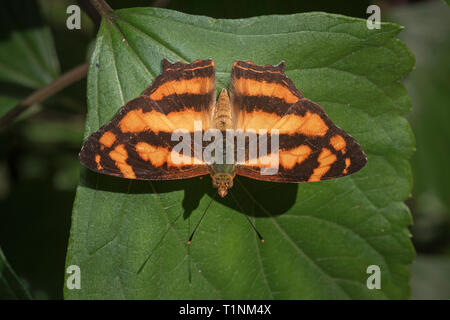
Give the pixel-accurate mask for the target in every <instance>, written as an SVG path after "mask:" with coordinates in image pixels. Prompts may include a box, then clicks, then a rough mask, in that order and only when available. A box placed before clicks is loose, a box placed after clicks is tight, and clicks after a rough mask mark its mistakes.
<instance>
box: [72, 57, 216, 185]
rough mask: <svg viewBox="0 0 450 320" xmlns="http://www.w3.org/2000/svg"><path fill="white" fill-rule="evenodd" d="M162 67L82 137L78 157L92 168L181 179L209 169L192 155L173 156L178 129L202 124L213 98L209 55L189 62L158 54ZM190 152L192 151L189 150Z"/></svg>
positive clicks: (128, 175) (139, 176) (207, 119)
mask: <svg viewBox="0 0 450 320" xmlns="http://www.w3.org/2000/svg"><path fill="white" fill-rule="evenodd" d="M162 64H163V72H162V73H161V75H159V76H158V77H157V78H156V79H155V81H154V82H153V84H152V85H151V86H150V87H149V88H148V89H147V90H145V91H144V93H143V94H142V95H141V96H139V97H137V98H135V99H133V100H131V101H129V102H128V103H127V104H126V105H125V106H123V107H122V108H121V109H120V110H119V112H118V113H117V114H116V115H115V116H114V117H113V119H112V120H111V121H110V122H109V123H107V124H106V125H104V126H103V127H101V128H100V129H99V130H97V131H96V132H94V133H93V134H92V135H91V136H89V138H88V139H87V140H86V141H85V143H84V145H83V147H82V149H81V152H80V154H79V158H80V161H81V162H82V163H83V164H84V165H85V166H86V167H88V168H90V169H91V170H93V171H96V172H100V173H103V174H108V175H113V176H119V177H124V178H128V179H142V180H147V179H149V180H160V179H184V178H189V177H195V176H199V175H204V174H207V173H208V169H207V166H206V165H205V164H204V163H202V162H199V161H196V162H195V164H194V161H193V158H192V157H189V159H184V160H183V162H182V163H178V162H177V163H176V162H174V161H172V158H171V152H172V149H173V147H174V146H175V145H176V144H177V143H178V141H172V139H171V135H172V133H173V132H174V131H175V130H177V129H181V128H182V129H184V130H187V131H188V132H189V133H190V134H191V135H193V132H194V122H195V121H201V122H202V124H203V126H204V129H207V127H208V125H209V122H210V118H211V112H212V109H213V106H214V101H215V74H214V63H213V61H212V60H196V61H194V62H192V63H190V64H186V63H182V62H177V63H174V64H172V63H170V62H168V61H167V60H163V63H162ZM191 155H192V152H191Z"/></svg>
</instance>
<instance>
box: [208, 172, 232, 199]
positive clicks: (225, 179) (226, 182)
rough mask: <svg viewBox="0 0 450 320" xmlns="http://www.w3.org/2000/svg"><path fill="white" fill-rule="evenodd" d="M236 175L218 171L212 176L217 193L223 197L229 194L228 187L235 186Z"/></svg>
mask: <svg viewBox="0 0 450 320" xmlns="http://www.w3.org/2000/svg"><path fill="white" fill-rule="evenodd" d="M233 178H234V176H232V175H230V174H228V173H217V174H215V175H213V176H212V183H213V187H214V188H217V193H218V194H219V196H221V197H222V198H223V197H225V196H226V195H227V194H228V189H230V188H231V187H232V186H233Z"/></svg>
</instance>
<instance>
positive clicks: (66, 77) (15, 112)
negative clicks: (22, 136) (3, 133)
mask: <svg viewBox="0 0 450 320" xmlns="http://www.w3.org/2000/svg"><path fill="white" fill-rule="evenodd" d="M88 69H89V63H88V62H86V63H83V64H81V65H79V66H77V67H75V68H73V69H72V70H70V71H68V72H66V73H65V74H63V75H62V76H60V77H59V78H57V79H55V80H54V81H53V82H52V83H50V84H48V85H47V86H45V87H43V88H40V89H38V90H36V91H34V92H33V93H32V94H31V95H29V96H28V97H26V98H25V99H24V100H22V101H21V102H19V104H17V105H16V106H15V107H14V108H12V109H11V110H9V111H8V112H7V113H6V114H5V115H4V116H3V117H1V118H0V129H4V128H6V127H8V126H9V125H10V124H12V123H13V122H14V120H15V119H16V118H17V117H18V116H19V115H20V114H22V112H24V111H25V110H27V109H28V108H30V107H31V106H33V105H35V104H37V103H39V102H42V101H44V100H45V99H47V98H48V97H50V96H52V95H54V94H55V93H57V92H59V91H61V90H62V89H64V88H65V87H67V86H69V85H71V84H72V83H74V82H77V81H78V80H80V79H82V78H84V77H85V76H86V75H87V72H88Z"/></svg>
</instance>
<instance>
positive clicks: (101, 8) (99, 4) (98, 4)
mask: <svg viewBox="0 0 450 320" xmlns="http://www.w3.org/2000/svg"><path fill="white" fill-rule="evenodd" d="M90 2H91V4H92V5H93V6H94V8H95V9H96V10H97V11H98V13H99V14H100V15H101V16H102V18H104V19H110V18H111V14H112V12H113V9H112V8H111V7H110V6H109V4H107V3H106V1H105V0H90Z"/></svg>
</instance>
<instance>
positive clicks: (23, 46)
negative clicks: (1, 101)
mask: <svg viewBox="0 0 450 320" xmlns="http://www.w3.org/2000/svg"><path fill="white" fill-rule="evenodd" d="M28 12H32V13H33V14H32V15H28V14H27V13H28ZM0 27H1V29H0V81H3V82H8V83H14V84H19V85H22V86H25V87H28V88H33V89H35V88H40V87H42V86H44V85H46V84H48V83H50V82H51V81H52V80H53V79H54V78H55V77H56V76H57V75H58V74H59V62H58V57H57V55H56V50H55V46H54V42H53V37H52V34H51V31H50V28H49V27H47V26H44V25H43V23H42V21H41V19H40V14H39V8H38V6H37V3H36V2H30V1H14V2H10V3H7V4H5V6H4V8H2V19H1V21H0Z"/></svg>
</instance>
